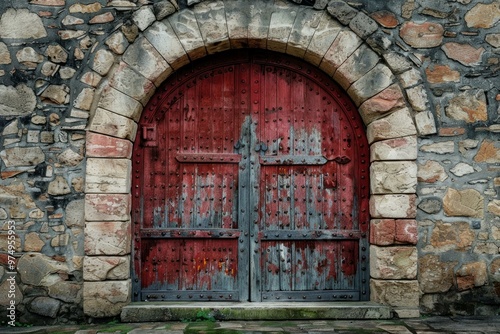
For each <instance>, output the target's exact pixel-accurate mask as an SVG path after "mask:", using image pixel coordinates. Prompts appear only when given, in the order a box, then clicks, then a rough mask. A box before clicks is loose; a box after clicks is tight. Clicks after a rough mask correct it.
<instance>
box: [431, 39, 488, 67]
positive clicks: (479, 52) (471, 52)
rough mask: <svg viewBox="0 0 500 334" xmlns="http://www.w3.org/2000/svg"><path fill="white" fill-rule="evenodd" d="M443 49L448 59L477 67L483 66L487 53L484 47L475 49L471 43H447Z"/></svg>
mask: <svg viewBox="0 0 500 334" xmlns="http://www.w3.org/2000/svg"><path fill="white" fill-rule="evenodd" d="M441 49H442V50H443V51H444V53H445V54H446V56H447V57H448V58H451V59H453V60H456V61H458V62H459V63H461V64H462V65H465V66H471V67H472V66H477V65H480V64H481V61H482V57H483V54H484V52H485V51H486V50H485V49H484V48H483V47H479V48H477V49H476V48H475V47H474V46H472V45H470V44H469V43H463V44H461V43H455V42H448V43H445V44H444V45H443V46H442V47H441Z"/></svg>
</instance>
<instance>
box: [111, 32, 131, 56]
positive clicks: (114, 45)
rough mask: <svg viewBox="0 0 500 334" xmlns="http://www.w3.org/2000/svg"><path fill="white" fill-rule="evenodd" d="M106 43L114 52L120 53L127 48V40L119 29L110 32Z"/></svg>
mask: <svg viewBox="0 0 500 334" xmlns="http://www.w3.org/2000/svg"><path fill="white" fill-rule="evenodd" d="M105 43H106V45H107V46H109V49H110V50H111V51H113V52H114V53H116V54H118V55H121V54H123V53H124V52H125V50H126V49H127V47H128V45H129V42H128V41H127V39H126V38H125V35H124V34H123V33H121V32H120V31H117V32H115V33H114V34H112V35H111V36H110V37H109V38H108V39H107V40H106V42H105Z"/></svg>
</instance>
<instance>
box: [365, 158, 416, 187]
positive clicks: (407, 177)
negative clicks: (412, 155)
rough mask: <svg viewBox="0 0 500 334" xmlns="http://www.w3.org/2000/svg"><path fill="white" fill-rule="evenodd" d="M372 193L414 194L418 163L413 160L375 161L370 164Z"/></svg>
mask: <svg viewBox="0 0 500 334" xmlns="http://www.w3.org/2000/svg"><path fill="white" fill-rule="evenodd" d="M370 189H371V193H372V194H412V193H415V192H416V189H417V164H416V163H415V162H413V161H375V162H373V163H372V164H371V166H370Z"/></svg>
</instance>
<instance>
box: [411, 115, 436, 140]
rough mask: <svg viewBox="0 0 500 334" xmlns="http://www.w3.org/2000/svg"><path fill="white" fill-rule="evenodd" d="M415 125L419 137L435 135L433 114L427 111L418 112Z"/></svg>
mask: <svg viewBox="0 0 500 334" xmlns="http://www.w3.org/2000/svg"><path fill="white" fill-rule="evenodd" d="M415 125H416V127H417V130H418V133H419V135H421V136H428V135H432V134H435V133H437V128H436V121H435V119H434V114H433V113H432V112H430V111H429V110H425V111H421V112H418V113H417V114H416V115H415Z"/></svg>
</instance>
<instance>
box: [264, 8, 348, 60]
mask: <svg viewBox="0 0 500 334" xmlns="http://www.w3.org/2000/svg"><path fill="white" fill-rule="evenodd" d="M273 15H274V13H273ZM272 17H274V16H272ZM269 29H271V27H270V28H269ZM341 29H342V26H341V25H340V24H339V23H338V22H337V21H335V20H332V18H331V17H329V16H328V15H323V16H321V19H320V22H319V25H318V27H317V28H316V31H315V32H314V35H313V37H312V39H311V42H310V43H309V45H308V46H307V51H306V53H305V55H304V59H305V60H306V61H308V62H309V63H311V64H313V65H316V66H318V65H319V64H320V63H321V60H322V59H323V56H324V55H325V54H326V52H327V51H328V49H329V48H330V46H331V45H332V43H333V41H334V40H335V38H336V37H337V35H338V33H339V32H340V30H341Z"/></svg>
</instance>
